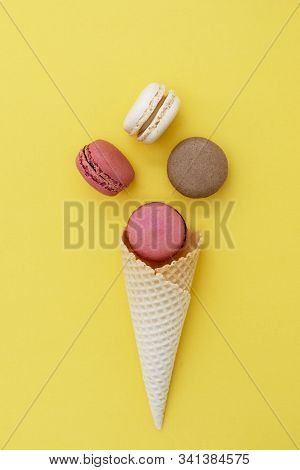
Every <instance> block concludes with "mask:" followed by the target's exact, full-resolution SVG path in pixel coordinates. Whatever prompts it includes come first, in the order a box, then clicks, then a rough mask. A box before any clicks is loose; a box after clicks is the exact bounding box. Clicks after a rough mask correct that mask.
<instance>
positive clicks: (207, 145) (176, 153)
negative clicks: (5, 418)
mask: <svg viewBox="0 0 300 470" xmlns="http://www.w3.org/2000/svg"><path fill="white" fill-rule="evenodd" d="M227 174H228V162H227V158H226V155H225V153H224V152H223V150H222V149H221V148H220V147H219V146H218V145H217V144H215V143H214V142H212V141H211V140H208V139H204V138H203V137H190V138H188V139H185V140H182V141H181V142H179V144H177V145H176V147H174V149H173V150H172V152H171V154H170V156H169V160H168V177H169V180H170V181H171V183H172V185H173V186H174V188H175V189H177V191H179V192H180V193H181V194H183V195H184V196H187V197H191V198H198V197H207V196H210V195H211V194H214V193H215V192H217V191H218V189H220V187H221V186H222V185H223V184H224V182H225V180H226V178H227Z"/></svg>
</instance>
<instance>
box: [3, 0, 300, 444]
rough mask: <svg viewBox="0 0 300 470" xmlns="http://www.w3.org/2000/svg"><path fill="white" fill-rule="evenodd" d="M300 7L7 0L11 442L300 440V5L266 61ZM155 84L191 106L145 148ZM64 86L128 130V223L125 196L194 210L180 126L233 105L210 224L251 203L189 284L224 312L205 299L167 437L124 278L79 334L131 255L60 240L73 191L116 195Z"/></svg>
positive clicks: (6, 362) (196, 129)
mask: <svg viewBox="0 0 300 470" xmlns="http://www.w3.org/2000/svg"><path fill="white" fill-rule="evenodd" d="M297 3H298V2H297V1H294V0H272V1H270V0H268V1H263V2H262V1H260V0H255V1H254V0H247V1H240V0H229V1H225V0H223V1H221V0H213V1H211V0H204V1H203V0H185V1H182V0H173V1H172V2H170V1H161V0H152V2H150V3H149V2H141V1H136V0H134V1H128V2H126V1H107V2H104V1H103V2H102V1H96V0H94V1H78V0H76V1H75V0H63V1H61V0H56V1H54V0H48V1H43V2H40V1H38V0H36V1H33V0H27V1H26V2H23V1H20V0H4V1H3V5H4V6H5V8H6V10H7V11H4V9H3V6H1V7H0V40H1V49H0V64H1V65H0V67H1V87H0V104H1V107H0V109H1V111H0V133H1V185H0V192H1V290H2V294H1V331H0V351H1V367H0V370H1V373H0V381H1V384H0V395H1V400H0V443H1V446H5V447H6V448H8V449H42V448H46V449H55V448H62V449H66V448H71V449H84V448H89V449H92V448H98V449H105V448H107V449H125V448H128V449H130V448H131V449H135V448H136V449H151V448H158V449H159V448H161V449H165V448H166V449H173V448H174V449H176V448H177V449H180V448H182V449H189V448H190V449H191V448H195V449H197V448H208V449H209V448H211V449H216V448H221V449H235V448H237V449H238V448H246V449H247V448H249V449H253V448H257V449H264V448H268V449H280V448H284V449H292V448H295V446H299V444H300V427H299V422H300V420H299V418H300V413H299V395H300V383H299V353H300V351H299V290H300V289H299V270H298V269H297V266H298V265H299V248H298V244H299V242H298V240H297V238H296V234H297V232H299V171H300V158H299V117H300V116H299V108H300V92H299V83H300V60H299V44H300V9H299V10H298V11H297V12H296V13H295V14H294V15H293V17H292V18H291V19H290V21H289V23H288V24H287V26H286V27H285V28H284V30H283V31H282V33H281V34H280V36H279V37H278V38H277V40H276V41H275V43H274V44H273V46H272V47H271V49H270V50H269V52H268V53H267V55H266V56H265V58H264V60H263V61H262V62H260V61H261V59H262V58H263V56H264V54H265V52H266V51H267V50H268V48H269V47H270V45H271V44H272V41H273V40H274V38H276V36H277V34H278V33H279V32H280V30H281V28H282V27H283V25H284V23H285V22H286V20H287V19H288V17H289V15H290V14H291V12H292V11H293V10H294V9H295V7H296V6H297ZM8 15H10V17H9V16H8ZM26 41H27V43H26ZM257 64H259V66H258V68H257V69H256V70H255V67H256V66H257ZM42 65H43V66H44V68H43V66H42ZM253 71H254V73H253V74H252V72H253ZM251 74H252V75H251ZM249 77H250V80H249V81H248V82H247V80H248V78H249ZM51 79H52V80H53V81H54V82H55V84H56V86H57V88H58V89H59V90H60V92H61V94H60V93H59V91H58V89H57V88H56V86H55V85H54V83H53V81H52V80H51ZM151 81H161V82H165V83H166V85H167V87H168V88H170V87H173V88H174V89H175V90H176V91H177V93H178V95H179V96H180V98H181V100H182V107H181V110H180V113H179V115H178V117H177V119H176V121H175V122H174V124H173V125H172V126H171V127H170V129H169V130H168V131H167V132H166V134H165V135H164V136H163V137H162V138H161V139H160V140H159V141H158V142H157V143H155V144H153V145H151V146H146V145H145V146H143V145H142V144H139V143H138V142H137V141H136V140H135V139H134V138H130V137H129V136H128V135H126V134H125V132H124V131H123V130H122V121H123V117H124V115H125V114H126V112H127V110H128V109H129V107H130V105H131V104H132V101H133V100H134V99H135V97H136V95H137V94H138V93H139V91H140V90H141V89H142V88H143V86H145V85H146V84H147V83H149V82H151ZM244 84H246V86H245V87H244V88H243V90H242V92H241V93H240V95H239V96H238V97H237V99H236V100H235V101H234V99H235V97H236V96H237V95H238V93H239V91H240V90H241V88H242V87H243V85H244ZM62 95H63V96H64V97H65V99H66V101H67V102H68V103H69V104H70V106H71V108H72V109H73V110H74V111H75V113H76V114H77V116H78V118H79V120H80V121H81V122H82V123H83V125H84V126H85V128H86V130H87V133H88V134H89V135H90V136H92V138H104V139H107V140H109V141H111V142H113V143H114V144H115V145H116V146H117V147H119V148H120V149H121V150H122V151H123V152H124V153H125V154H126V155H127V156H128V158H129V159H130V161H131V162H132V164H133V165H134V168H135V171H136V178H135V181H134V183H133V184H132V185H131V186H130V188H129V192H128V193H127V194H126V193H125V192H123V193H122V194H121V195H119V196H117V197H116V198H115V201H116V202H117V204H118V205H119V208H120V212H119V215H117V216H114V215H113V214H110V215H108V216H107V217H108V220H111V221H115V220H118V221H119V223H120V227H121V225H122V224H123V223H124V217H123V214H122V207H124V204H125V203H126V201H128V200H130V199H133V200H137V201H144V200H165V201H170V200H171V199H172V198H173V199H174V198H176V199H178V200H180V201H183V202H184V203H186V204H187V206H188V205H189V204H191V201H190V200H188V199H186V198H184V197H183V196H180V195H179V194H178V193H174V192H173V188H172V187H171V186H170V184H169V181H168V178H167V175H166V161H167V157H168V155H169V152H170V150H171V149H172V148H173V146H174V145H175V144H176V143H178V142H179V141H180V140H181V139H183V138H185V137H188V136H194V135H199V136H205V137H208V136H209V135H210V134H211V133H212V132H213V130H214V129H215V127H216V125H217V124H218V122H219V121H220V119H222V116H223V115H224V113H226V111H227V110H228V109H229V108H230V106H231V104H232V103H233V106H232V107H231V108H230V109H229V112H228V113H227V114H226V116H225V118H224V119H223V120H222V122H221V123H220V125H219V127H218V129H217V131H216V132H215V133H214V136H213V139H214V140H215V141H216V142H217V143H218V144H219V145H220V146H221V147H223V149H224V150H225V152H226V153H227V155H228V158H229V162H230V175H229V178H228V181H227V183H226V185H225V186H224V187H223V188H222V190H221V191H220V192H219V193H218V194H217V195H215V196H212V197H211V198H209V199H208V200H207V202H208V206H209V208H210V215H209V217H208V218H204V217H203V216H201V214H199V215H198V217H197V220H196V225H197V227H199V228H202V229H203V228H204V229H205V230H210V231H211V232H210V233H211V234H213V224H214V222H213V221H214V207H215V206H214V202H215V201H216V200H220V201H221V202H222V205H224V207H225V206H226V204H227V203H228V201H231V200H233V201H236V204H235V208H234V211H233V212H232V215H231V217H230V220H229V228H230V230H231V233H232V237H233V240H234V243H235V249H234V250H230V249H228V247H226V246H224V245H223V246H222V247H221V249H214V248H213V246H211V247H210V248H209V249H206V250H205V251H204V252H203V253H202V255H201V258H200V262H199V266H198V269H197V273H196V277H195V281H194V290H195V292H196V293H197V295H198V297H199V299H201V302H202V303H203V305H204V306H205V307H206V309H207V312H209V315H208V314H207V312H206V311H205V310H204V309H203V307H202V306H201V305H200V304H199V302H198V301H197V299H196V298H195V296H193V297H192V301H191V305H190V309H189V313H188V317H187V321H186V325H185V328H184V331H183V335H182V341H181V344H180V347H179V352H178V355H177V361H176V365H175V369H174V375H173V380H172V385H171V390H170V394H169V401H168V406H167V411H166V416H165V423H164V427H163V429H162V431H161V432H159V431H157V430H155V428H154V426H153V424H152V418H151V415H150V411H149V407H148V403H147V399H146V396H145V391H144V386H143V382H142V378H141V373H140V368H139V362H138V357H137V351H136V346H135V340H134V335H133V330H132V325H131V320H130V314H129V309H128V304H127V297H126V292H125V287H124V279H123V276H120V277H119V278H118V279H117V281H116V282H115V283H114V284H113V286H112V287H111V289H110V291H109V292H108V293H107V295H106V296H105V298H104V300H103V302H102V304H101V305H100V306H99V307H98V309H97V310H96V312H95V314H94V315H93V317H92V318H91V320H90V322H89V323H88V325H87V326H86V327H85V328H84V330H83V331H82V333H81V334H80V335H79V337H78V338H77V335H78V334H79V332H80V331H81V329H82V327H83V326H84V324H85V322H86V321H87V319H88V318H89V316H90V314H91V313H92V312H93V310H94V308H95V307H96V305H97V303H98V302H99V300H100V299H101V298H102V296H103V295H104V294H105V293H106V291H107V289H108V288H109V286H110V285H111V284H112V282H113V281H114V279H115V277H116V275H117V273H118V272H119V271H120V269H121V259H120V254H119V250H118V248H115V249H112V250H109V249H103V248H101V247H99V246H97V248H96V249H88V247H87V245H86V243H85V245H84V246H83V247H82V249H79V250H71V251H70V250H69V251H67V250H64V249H63V202H64V201H66V200H69V201H70V200H71V201H80V202H82V203H83V204H84V207H86V205H87V203H88V201H92V202H94V203H95V204H97V205H98V204H99V202H102V201H105V200H108V198H105V197H104V196H102V195H101V194H99V193H97V192H96V191H95V190H93V188H91V187H89V186H88V185H87V184H86V183H85V182H84V181H83V179H82V178H81V176H80V175H79V173H78V172H77V171H76V168H75V165H74V159H75V156H76V153H77V151H78V150H79V149H80V148H81V147H82V146H83V145H84V144H86V143H88V142H89V140H90V138H89V137H88V135H87V133H86V132H85V130H84V129H83V127H82V126H81V124H80V123H79V121H78V120H77V119H76V118H75V116H74V114H73V113H72V111H71V110H70V108H69V106H68V105H67V103H66V101H64V99H63V97H62ZM104 223H106V222H104V221H103V224H104ZM75 338H77V339H76V341H75V342H74V344H73V346H72V347H71V349H70V350H69V351H68V348H69V347H70V346H71V345H72V342H73V341H74V339H75ZM229 345H230V347H229ZM66 351H68V353H67V354H66V355H65V353H66ZM64 355H65V356H64ZM62 359H63V360H62ZM246 371H247V372H246ZM249 376H251V378H252V380H251V379H250V377H249ZM255 384H256V385H255ZM259 390H260V392H261V393H260V392H259ZM262 395H263V396H264V398H263V396H262ZM266 401H267V402H268V403H269V406H268V405H267V403H266ZM270 407H271V408H272V409H273V411H272V410H271V408H270ZM275 414H276V415H277V417H276V416H275ZM279 421H280V422H281V424H280V422H279ZM284 428H285V429H286V431H285V429H284ZM288 434H289V435H290V437H289V435H288ZM293 441H294V442H293Z"/></svg>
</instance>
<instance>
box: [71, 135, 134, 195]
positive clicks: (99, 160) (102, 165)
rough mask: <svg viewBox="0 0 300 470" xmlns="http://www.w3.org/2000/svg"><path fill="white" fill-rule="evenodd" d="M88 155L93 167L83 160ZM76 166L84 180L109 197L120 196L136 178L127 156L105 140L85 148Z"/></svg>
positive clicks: (97, 141)
mask: <svg viewBox="0 0 300 470" xmlns="http://www.w3.org/2000/svg"><path fill="white" fill-rule="evenodd" d="M86 153H88V154H89V156H90V158H91V159H92V165H91V164H88V163H87V162H86V161H85V159H83V157H84V154H86ZM76 165H77V168H78V170H79V171H80V173H81V174H82V176H83V177H84V179H85V180H86V181H87V182H88V183H89V184H90V185H91V186H93V187H94V188H95V189H97V190H98V191H100V192H101V193H103V194H105V195H107V196H114V195H116V194H118V193H119V192H120V191H122V190H123V189H124V188H125V187H127V186H128V185H129V184H130V183H131V181H132V180H133V178H134V170H133V168H132V166H131V164H130V163H129V161H128V160H127V158H126V157H125V155H123V154H122V152H120V150H118V149H117V148H116V147H115V146H114V145H113V144H111V143H110V142H107V141H105V140H96V141H94V142H91V143H90V144H89V145H87V146H85V147H84V148H83V149H82V150H81V151H80V152H79V154H78V156H77V158H76ZM106 181H109V184H106Z"/></svg>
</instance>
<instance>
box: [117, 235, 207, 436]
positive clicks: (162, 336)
mask: <svg viewBox="0 0 300 470" xmlns="http://www.w3.org/2000/svg"><path fill="white" fill-rule="evenodd" d="M200 244H201V237H200V235H199V234H197V233H193V234H190V236H189V237H188V239H187V241H186V244H185V246H184V248H183V249H182V250H181V252H180V254H179V255H178V256H177V259H176V260H174V261H172V263H171V264H165V265H162V266H159V265H155V266H154V265H151V266H150V265H148V264H146V263H145V262H144V261H142V260H140V259H138V258H137V257H136V255H135V254H134V253H132V252H131V251H130V247H129V245H128V243H127V240H126V237H125V236H123V239H122V241H121V251H122V256H123V263H124V274H125V281H126V288H127V294H128V300H129V307H130V311H131V316H132V322H133V326H134V332H135V337H136V342H137V346H138V351H139V356H140V361H141V367H142V373H143V378H144V383H145V387H146V391H147V395H148V399H149V403H150V408H151V412H152V415H153V419H154V423H155V426H156V427H157V428H158V429H160V428H161V427H162V423H163V418H164V412H165V407H166V402H167V397H168V391H169V386H170V381H171V375H172V371H173V366H174V361H175V357H176V352H177V348H178V344H179V340H180V336H181V331H182V328H183V324H184V320H185V316H186V312H187V309H188V306H189V302H190V293H189V290H190V287H191V284H192V280H193V275H194V272H195V268H196V264H197V259H198V255H199V250H200Z"/></svg>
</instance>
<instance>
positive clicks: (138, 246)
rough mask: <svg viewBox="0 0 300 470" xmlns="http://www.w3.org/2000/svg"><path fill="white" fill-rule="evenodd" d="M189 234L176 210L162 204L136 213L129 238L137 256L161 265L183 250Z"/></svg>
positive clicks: (132, 219) (149, 206)
mask: <svg viewBox="0 0 300 470" xmlns="http://www.w3.org/2000/svg"><path fill="white" fill-rule="evenodd" d="M186 231H187V229H186V224H185V221H184V219H183V217H182V216H181V215H180V214H179V212H177V210H175V209H174V208H173V207H171V206H169V205H167V204H164V203H163V202H151V203H148V204H144V205H142V206H140V207H138V209H136V210H135V211H134V212H133V214H132V215H131V217H130V219H129V221H128V224H127V228H126V235H127V239H128V242H129V244H130V246H131V248H132V250H133V251H134V252H135V253H136V255H137V256H139V257H140V258H143V259H145V260H149V261H159V262H161V261H166V260H169V259H171V258H172V257H173V256H174V255H176V253H177V252H178V251H179V250H180V249H181V248H182V247H183V245H184V242H185V239H186Z"/></svg>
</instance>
